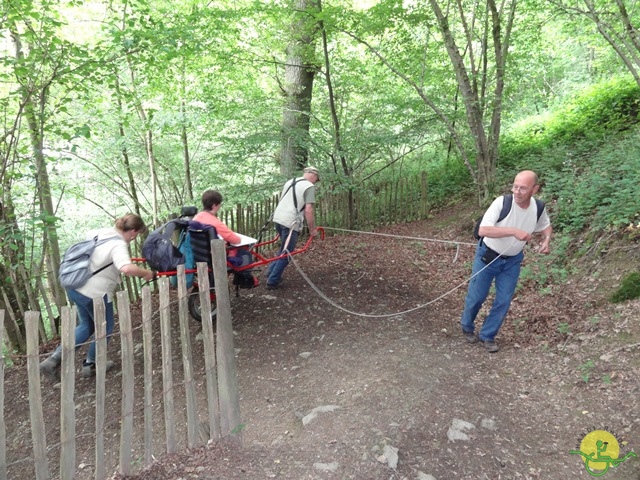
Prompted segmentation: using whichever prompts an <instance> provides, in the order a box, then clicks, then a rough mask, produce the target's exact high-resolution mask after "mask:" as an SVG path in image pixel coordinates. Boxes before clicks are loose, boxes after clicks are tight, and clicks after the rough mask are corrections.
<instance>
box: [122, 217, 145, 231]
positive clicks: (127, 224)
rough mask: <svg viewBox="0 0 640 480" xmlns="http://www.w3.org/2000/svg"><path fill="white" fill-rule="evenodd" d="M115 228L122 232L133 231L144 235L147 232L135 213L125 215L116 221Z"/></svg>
mask: <svg viewBox="0 0 640 480" xmlns="http://www.w3.org/2000/svg"><path fill="white" fill-rule="evenodd" d="M116 228H117V229H118V230H121V231H123V232H129V231H131V230H135V231H136V232H140V233H144V232H146V231H147V226H146V225H145V224H144V221H143V220H142V218H140V216H138V215H136V214H135V213H127V214H126V215H125V216H124V217H120V218H119V219H117V220H116Z"/></svg>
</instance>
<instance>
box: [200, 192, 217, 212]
mask: <svg viewBox="0 0 640 480" xmlns="http://www.w3.org/2000/svg"><path fill="white" fill-rule="evenodd" d="M221 203H222V194H221V193H220V192H218V191H217V190H207V191H206V192H204V193H203V194H202V208H203V209H205V210H206V211H209V210H211V207H213V206H214V205H220V204H221Z"/></svg>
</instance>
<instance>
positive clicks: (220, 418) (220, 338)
mask: <svg viewBox="0 0 640 480" xmlns="http://www.w3.org/2000/svg"><path fill="white" fill-rule="evenodd" d="M212 252H213V253H212V257H213V267H214V268H213V269H214V279H215V284H216V286H217V288H216V306H217V324H216V326H215V327H214V325H213V324H212V322H211V321H210V317H209V321H207V316H206V312H210V311H211V303H210V296H209V275H208V272H207V265H206V263H199V264H198V273H197V276H198V277H197V278H198V284H199V297H200V301H201V308H202V312H205V313H204V315H203V320H202V332H201V333H202V343H203V352H202V353H201V355H203V358H204V362H205V368H204V372H203V374H202V375H204V378H199V379H196V378H195V377H194V368H193V361H194V353H195V354H198V352H194V350H193V348H192V341H191V336H190V324H192V320H190V319H189V314H188V295H189V292H188V289H187V286H186V279H185V275H184V266H181V267H180V269H179V271H178V288H177V297H178V321H179V325H180V330H179V331H180V345H181V349H182V352H181V353H182V356H181V358H182V370H183V372H182V376H181V377H182V385H181V386H182V388H183V389H184V405H181V407H184V408H183V409H182V410H181V411H186V415H184V416H185V417H186V443H185V442H184V438H183V439H182V441H179V439H178V433H177V430H176V425H177V424H178V422H177V421H176V415H175V411H176V404H175V396H174V392H175V388H174V387H175V385H174V381H175V377H176V375H175V374H174V365H173V358H174V355H173V353H172V334H171V330H172V323H173V320H174V319H173V318H172V313H171V308H170V307H171V305H170V298H171V292H170V286H169V280H168V278H166V277H164V278H160V279H159V280H158V287H159V292H158V293H159V295H158V302H159V308H158V310H157V315H154V311H153V301H152V292H151V290H150V288H149V286H145V287H143V288H142V292H141V293H142V298H141V306H142V320H141V328H142V349H143V366H144V376H143V388H142V391H136V389H135V388H134V386H135V376H134V363H135V351H134V336H133V328H132V321H131V313H130V311H131V308H130V304H129V298H128V295H127V292H125V291H120V292H118V293H117V294H116V304H117V309H118V318H117V320H118V324H119V327H120V331H119V335H120V349H121V357H122V374H121V390H122V391H121V414H120V418H119V419H118V421H117V422H111V423H119V425H120V431H119V436H120V445H119V452H118V454H117V466H116V467H115V468H116V469H117V473H118V474H120V475H122V476H127V475H131V474H133V473H134V468H133V463H134V462H133V459H132V455H133V453H132V452H133V451H134V448H133V444H134V440H135V441H136V442H137V443H136V444H137V445H143V447H141V448H142V449H143V450H144V453H143V461H142V462H138V464H137V466H138V467H145V466H148V465H150V464H151V463H152V462H153V458H154V455H158V454H159V453H164V452H166V453H168V454H171V453H176V452H177V450H178V445H179V444H181V445H185V446H186V447H187V448H194V447H198V446H201V445H204V444H205V443H207V442H208V441H231V442H237V443H240V442H241V435H240V430H241V428H240V427H241V425H240V414H239V396H238V384H237V376H236V365H235V351H234V346H233V332H232V326H231V306H230V299H229V289H228V276H227V267H226V253H225V246H224V242H223V241H222V240H213V242H212ZM225 287H226V288H225ZM4 313H5V312H4V311H3V310H0V345H2V344H3V342H4V318H5V314H4ZM94 313H95V318H96V332H95V338H96V365H97V367H98V368H97V372H96V378H95V431H94V432H92V433H90V435H91V437H93V441H94V442H95V462H94V464H93V466H94V469H93V472H91V477H87V467H86V465H82V466H79V465H78V464H77V463H78V462H77V461H76V450H77V447H78V444H79V443H83V444H86V442H87V441H86V440H85V438H84V437H85V436H86V435H87V432H86V431H82V432H78V431H76V420H77V419H76V407H77V406H76V403H75V401H74V393H75V387H76V385H75V375H76V366H75V364H74V362H75V357H76V355H75V340H74V329H75V324H76V322H75V308H74V309H71V308H69V307H64V308H63V309H62V331H61V343H62V347H63V356H62V365H61V382H60V438H55V439H54V438H50V437H48V436H47V432H46V428H45V413H44V409H47V407H48V406H47V405H43V403H44V402H43V391H42V384H41V378H40V372H39V363H40V361H41V358H40V356H39V346H38V338H39V332H38V324H39V314H38V313H37V312H27V314H26V316H25V318H24V320H25V325H26V331H27V335H26V340H27V360H26V370H27V372H26V373H27V377H28V399H29V402H28V403H29V418H30V424H31V432H32V434H31V440H32V444H33V449H32V454H31V455H29V457H28V458H26V459H25V458H22V459H21V458H17V459H16V458H11V460H10V461H9V456H8V453H9V455H11V446H10V445H7V430H6V426H7V418H9V417H10V416H11V415H13V414H15V412H5V411H4V402H5V396H4V394H5V389H4V387H5V385H4V379H5V362H4V358H3V359H2V361H0V479H1V480H5V479H8V478H16V477H18V474H17V473H14V474H12V473H11V472H12V468H16V469H19V470H20V473H21V475H23V476H20V478H34V479H36V480H48V479H51V478H60V479H62V480H70V479H76V478H79V476H78V475H79V470H80V469H81V468H84V470H83V472H82V475H83V478H95V479H96V480H101V479H105V478H111V475H112V474H113V473H114V472H113V467H114V466H113V465H109V464H108V462H106V460H105V459H106V458H107V456H108V455H107V453H109V456H110V457H113V456H114V452H105V438H104V435H105V402H106V398H107V395H106V393H107V385H106V377H107V375H106V369H105V365H106V358H107V340H106V322H105V307H104V303H103V302H102V301H97V302H94ZM174 316H175V315H174ZM158 317H159V330H160V338H161V343H162V349H161V372H162V406H163V414H164V422H163V428H162V429H160V430H162V432H158V430H159V429H157V428H156V429H155V430H154V429H153V428H152V426H154V425H155V426H157V425H158V423H159V419H158V418H157V415H156V417H155V418H154V415H153V413H154V409H153V405H154V398H153V395H152V393H153V383H154V370H153V363H152V351H153V348H152V347H153V345H152V339H153V332H152V329H153V320H154V318H158ZM214 328H215V331H214ZM157 363H158V362H156V365H157ZM12 368H24V367H12ZM110 378H112V377H111V375H110ZM44 381H45V379H44V378H43V379H42V382H44ZM46 381H48V382H50V381H51V380H49V379H47V380H46ZM197 384H199V385H203V386H206V387H205V388H206V392H204V393H205V395H204V396H205V398H206V402H204V403H206V405H205V406H202V408H199V405H198V400H197V399H198V393H200V398H202V396H203V395H202V393H203V392H198V391H197V388H196V385H197ZM114 388H116V385H115V384H114V382H113V380H111V382H110V384H109V390H111V391H113V389H114ZM138 390H140V388H138ZM136 398H138V399H140V398H142V399H143V400H142V402H141V405H142V406H140V401H138V408H136V407H135V402H134V399H136ZM155 400H157V398H156V399H155ZM156 403H157V402H156ZM201 403H202V402H201ZM140 409H141V410H142V411H143V415H142V419H143V422H144V423H143V428H137V429H135V428H134V411H138V410H140ZM47 411H48V410H47ZM203 417H205V418H207V419H208V421H206V422H202V421H200V418H203ZM160 423H162V422H160ZM181 425H182V423H181ZM135 432H143V437H144V438H143V439H140V438H137V439H136V438H135V436H136V433H135ZM161 433H164V436H165V438H164V441H163V442H162V444H163V445H164V452H157V451H156V452H154V451H153V444H154V440H156V442H155V443H156V445H157V443H158V442H157V437H158V435H159V434H161ZM138 435H140V433H138ZM80 437H83V439H82V442H80V440H79V438H80ZM48 445H50V446H54V448H49V450H52V451H57V449H56V448H55V447H56V446H59V460H56V461H55V462H54V463H55V464H56V465H58V466H59V473H55V472H53V473H52V471H51V468H50V466H49V458H51V457H50V456H48ZM85 463H86V462H85ZM140 463H141V465H140ZM30 465H32V466H33V467H32V468H33V474H31V473H27V474H26V476H25V473H24V472H25V469H27V470H26V471H27V472H28V471H29V470H28V469H29V468H30ZM108 468H112V470H111V472H107V469H108ZM107 475H109V477H107Z"/></svg>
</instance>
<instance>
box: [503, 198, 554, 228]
mask: <svg viewBox="0 0 640 480" xmlns="http://www.w3.org/2000/svg"><path fill="white" fill-rule="evenodd" d="M534 200H535V201H536V216H537V219H536V220H540V217H541V216H542V212H544V207H545V205H544V202H543V201H542V200H540V199H539V198H534ZM512 205H513V194H511V193H508V194H506V195H503V197H502V210H500V216H499V217H498V222H501V221H502V220H504V219H505V218H507V215H509V212H510V211H511V207H512Z"/></svg>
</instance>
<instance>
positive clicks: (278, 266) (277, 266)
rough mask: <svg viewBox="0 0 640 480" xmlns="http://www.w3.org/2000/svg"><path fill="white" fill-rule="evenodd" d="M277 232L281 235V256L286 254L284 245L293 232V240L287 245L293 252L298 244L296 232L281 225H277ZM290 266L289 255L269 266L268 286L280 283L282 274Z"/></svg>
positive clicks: (279, 252) (288, 249)
mask: <svg viewBox="0 0 640 480" xmlns="http://www.w3.org/2000/svg"><path fill="white" fill-rule="evenodd" d="M275 225H276V232H278V235H280V249H279V250H278V254H277V255H276V257H277V256H279V255H281V254H282V253H283V252H284V244H285V243H286V242H287V237H288V236H289V232H291V238H290V239H289V244H288V245H287V251H288V252H293V251H294V250H295V249H296V243H297V242H298V233H299V232H297V231H295V230H292V229H290V228H287V227H285V226H283V225H280V224H279V223H276V224H275ZM287 265H289V256H288V255H287V256H286V257H284V258H281V259H280V260H276V261H275V262H272V263H271V265H269V268H267V285H276V284H278V283H280V279H281V277H282V272H284V269H285V268H287Z"/></svg>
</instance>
